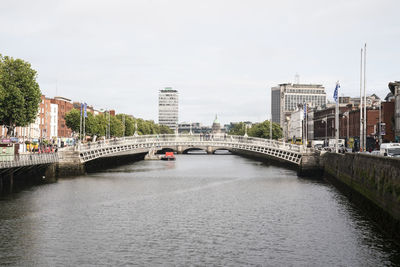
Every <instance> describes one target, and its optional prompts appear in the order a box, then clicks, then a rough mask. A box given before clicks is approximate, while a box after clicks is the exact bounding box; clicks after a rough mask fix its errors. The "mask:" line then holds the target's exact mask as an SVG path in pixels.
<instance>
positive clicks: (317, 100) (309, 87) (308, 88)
mask: <svg viewBox="0 0 400 267" xmlns="http://www.w3.org/2000/svg"><path fill="white" fill-rule="evenodd" d="M304 103H306V104H307V105H308V106H309V107H319V106H322V105H325V104H326V92H325V88H324V87H323V86H322V85H320V84H291V83H284V84H279V85H278V86H275V87H272V88H271V113H272V121H273V122H275V123H279V124H280V126H281V127H282V128H287V125H286V127H285V123H286V120H287V119H288V118H287V117H288V116H289V115H290V113H291V112H293V111H295V110H296V109H297V106H298V105H299V104H304Z"/></svg>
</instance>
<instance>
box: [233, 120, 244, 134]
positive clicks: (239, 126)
mask: <svg viewBox="0 0 400 267" xmlns="http://www.w3.org/2000/svg"><path fill="white" fill-rule="evenodd" d="M245 127H246V125H245V123H244V122H239V123H235V124H234V125H233V127H232V128H231V129H230V130H229V134H230V135H244V133H245Z"/></svg>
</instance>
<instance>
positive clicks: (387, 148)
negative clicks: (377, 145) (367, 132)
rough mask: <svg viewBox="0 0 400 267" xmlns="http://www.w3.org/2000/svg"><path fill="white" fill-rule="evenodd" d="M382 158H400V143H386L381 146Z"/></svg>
mask: <svg viewBox="0 0 400 267" xmlns="http://www.w3.org/2000/svg"><path fill="white" fill-rule="evenodd" d="M380 155H381V156H387V157H400V144H399V143H385V144H382V145H381V149H380Z"/></svg>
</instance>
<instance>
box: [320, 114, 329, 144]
mask: <svg viewBox="0 0 400 267" xmlns="http://www.w3.org/2000/svg"><path fill="white" fill-rule="evenodd" d="M321 121H322V122H323V123H325V146H326V145H327V137H328V116H326V117H325V119H321Z"/></svg>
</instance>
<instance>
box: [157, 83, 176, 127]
mask: <svg viewBox="0 0 400 267" xmlns="http://www.w3.org/2000/svg"><path fill="white" fill-rule="evenodd" d="M178 101H179V94H178V91H177V90H174V89H172V87H165V88H164V89H161V90H160V91H159V94H158V123H159V124H160V125H165V126H168V127H169V128H170V129H172V130H177V129H178V113H179V102H178Z"/></svg>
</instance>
